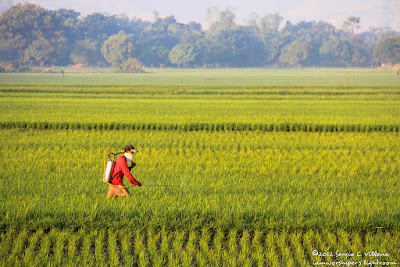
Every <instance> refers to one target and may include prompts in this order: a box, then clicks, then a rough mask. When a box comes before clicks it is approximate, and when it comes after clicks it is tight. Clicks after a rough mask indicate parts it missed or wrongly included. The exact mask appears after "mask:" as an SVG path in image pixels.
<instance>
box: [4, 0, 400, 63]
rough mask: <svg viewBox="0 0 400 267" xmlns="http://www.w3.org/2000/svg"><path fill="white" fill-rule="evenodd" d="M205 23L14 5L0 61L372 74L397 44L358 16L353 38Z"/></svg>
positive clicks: (255, 18)
mask: <svg viewBox="0 0 400 267" xmlns="http://www.w3.org/2000/svg"><path fill="white" fill-rule="evenodd" d="M208 17H209V19H208V20H209V25H210V27H209V28H208V29H207V30H202V28H201V25H200V24H199V23H196V22H190V23H188V24H184V23H180V22H178V21H177V20H176V19H175V17H174V16H168V17H165V18H160V17H159V16H156V17H155V19H154V21H153V22H149V21H142V20H140V19H132V20H129V18H128V17H127V16H126V15H106V14H101V13H93V14H89V15H87V16H82V17H81V16H80V13H79V12H75V11H74V10H67V9H59V10H55V11H52V10H47V9H44V8H42V7H40V6H38V5H35V4H29V3H26V4H17V5H14V6H12V7H10V8H9V9H8V10H6V11H4V12H3V13H2V15H1V17H0V60H2V61H15V62H20V61H24V62H25V63H29V64H33V65H40V66H44V65H47V66H48V65H68V64H71V63H74V64H83V65H85V66H99V67H104V66H108V65H109V64H108V63H110V64H112V63H114V62H117V63H118V64H121V63H122V62H123V61H125V60H127V59H128V58H138V59H139V60H140V61H141V62H143V64H144V65H145V66H147V67H152V68H153V67H157V68H158V67H160V68H164V67H166V66H170V65H171V64H173V65H176V64H178V65H191V66H195V67H199V66H201V67H206V66H211V67H258V66H265V65H266V66H273V67H277V66H278V63H280V64H281V65H284V66H307V65H313V66H314V65H315V66H332V67H342V66H356V67H367V66H368V67H369V66H371V64H372V63H380V62H385V64H387V63H389V62H392V63H393V62H395V61H396V60H397V57H396V56H395V55H397V54H399V53H397V46H396V44H395V43H394V44H393V43H391V44H389V43H388V44H384V43H378V44H376V40H378V39H379V38H380V37H382V36H381V35H382V34H383V35H387V33H382V31H379V30H370V31H368V32H364V33H360V34H355V32H354V29H355V28H357V26H358V24H359V23H360V19H359V18H357V17H349V18H348V20H346V21H345V22H344V27H345V28H346V29H350V33H351V35H350V37H349V36H348V35H347V34H346V33H345V32H344V31H343V30H340V29H337V28H335V27H334V26H333V25H331V24H329V23H327V22H321V21H320V22H314V21H312V22H306V21H301V22H298V23H297V24H292V23H291V22H290V21H286V22H285V23H283V21H284V18H283V17H281V16H280V15H279V14H277V13H275V14H265V15H261V16H260V15H258V14H256V13H254V14H252V17H251V19H250V20H249V23H248V25H239V24H237V23H236V21H235V14H234V12H233V11H232V10H229V9H226V10H218V9H217V8H211V9H209V11H208ZM389 33H390V34H391V35H393V36H398V33H396V32H393V31H389ZM133 36H134V38H133ZM381 39H382V40H383V39H385V38H381ZM388 42H389V41H388ZM390 42H391V41H390ZM139 44H140V45H139ZM373 47H374V51H375V52H374V56H373V53H372V51H373ZM372 58H374V61H372Z"/></svg>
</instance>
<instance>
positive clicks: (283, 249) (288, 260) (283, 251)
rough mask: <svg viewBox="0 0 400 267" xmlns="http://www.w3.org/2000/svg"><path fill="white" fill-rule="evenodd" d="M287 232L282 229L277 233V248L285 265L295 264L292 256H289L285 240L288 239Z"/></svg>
mask: <svg viewBox="0 0 400 267" xmlns="http://www.w3.org/2000/svg"><path fill="white" fill-rule="evenodd" d="M288 238H289V236H288V233H287V232H286V231H285V230H283V231H282V232H281V233H280V234H279V238H278V242H277V243H278V249H279V251H280V253H279V254H280V255H281V257H282V264H285V266H295V264H294V261H293V258H292V256H291V252H290V249H289V246H288V245H287V241H288Z"/></svg>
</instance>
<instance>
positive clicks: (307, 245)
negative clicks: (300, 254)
mask: <svg viewBox="0 0 400 267" xmlns="http://www.w3.org/2000/svg"><path fill="white" fill-rule="evenodd" d="M314 235H315V232H314V231H313V230H308V231H307V232H306V233H304V234H303V248H304V255H306V256H307V261H308V262H310V263H311V264H313V265H314V263H315V262H322V261H325V260H328V262H329V260H331V259H330V258H329V257H328V258H324V259H323V258H322V257H321V256H320V254H319V252H322V253H324V252H325V251H319V250H318V248H317V245H316V244H315V242H314V240H313V239H314ZM315 252H316V253H315Z"/></svg>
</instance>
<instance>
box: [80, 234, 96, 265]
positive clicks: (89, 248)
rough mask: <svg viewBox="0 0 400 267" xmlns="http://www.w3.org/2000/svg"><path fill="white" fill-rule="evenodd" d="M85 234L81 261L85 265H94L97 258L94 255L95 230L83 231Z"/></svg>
mask: <svg viewBox="0 0 400 267" xmlns="http://www.w3.org/2000/svg"><path fill="white" fill-rule="evenodd" d="M83 233H85V234H84V236H83V239H82V251H81V254H80V258H81V262H82V264H83V265H93V264H94V263H95V258H94V255H93V245H94V244H93V241H94V240H93V236H92V235H93V232H91V231H83Z"/></svg>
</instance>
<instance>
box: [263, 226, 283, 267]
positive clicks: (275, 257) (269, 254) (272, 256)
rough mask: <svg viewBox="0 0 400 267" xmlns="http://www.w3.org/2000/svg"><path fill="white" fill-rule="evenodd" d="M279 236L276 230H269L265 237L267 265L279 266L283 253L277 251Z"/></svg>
mask: <svg viewBox="0 0 400 267" xmlns="http://www.w3.org/2000/svg"><path fill="white" fill-rule="evenodd" d="M277 238H278V236H277V235H276V234H275V233H274V232H272V231H271V232H268V233H267V237H266V239H265V257H266V264H267V266H279V258H280V257H281V255H279V254H278V253H277V249H276V244H275V240H276V239H277ZM281 262H282V261H281Z"/></svg>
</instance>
